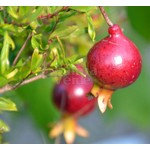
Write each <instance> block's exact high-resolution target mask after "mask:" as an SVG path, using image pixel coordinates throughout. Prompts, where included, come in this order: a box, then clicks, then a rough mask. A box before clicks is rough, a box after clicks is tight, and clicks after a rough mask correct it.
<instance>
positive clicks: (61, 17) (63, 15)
mask: <svg viewBox="0 0 150 150" xmlns="http://www.w3.org/2000/svg"><path fill="white" fill-rule="evenodd" d="M76 14H77V12H76V11H74V10H70V11H69V12H60V13H59V22H62V21H64V20H66V19H68V18H69V17H71V16H74V15H76Z"/></svg>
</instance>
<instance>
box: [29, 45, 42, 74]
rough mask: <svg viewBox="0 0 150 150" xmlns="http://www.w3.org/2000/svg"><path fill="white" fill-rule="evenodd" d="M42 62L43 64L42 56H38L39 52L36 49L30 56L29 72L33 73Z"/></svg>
mask: <svg viewBox="0 0 150 150" xmlns="http://www.w3.org/2000/svg"><path fill="white" fill-rule="evenodd" d="M42 62H43V55H42V54H39V50H38V49H37V48H36V49H35V50H34V52H33V54H32V59H31V70H32V71H33V72H34V71H35V70H36V69H38V68H39V67H40V66H41V64H42Z"/></svg>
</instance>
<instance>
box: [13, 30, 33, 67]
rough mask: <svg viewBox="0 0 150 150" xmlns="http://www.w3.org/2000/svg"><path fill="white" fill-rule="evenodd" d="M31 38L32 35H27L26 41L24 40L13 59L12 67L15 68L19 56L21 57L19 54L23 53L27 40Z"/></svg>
mask: <svg viewBox="0 0 150 150" xmlns="http://www.w3.org/2000/svg"><path fill="white" fill-rule="evenodd" d="M31 37H32V34H31V33H29V35H28V37H27V39H26V40H25V42H24V43H23V45H22V47H21V49H20V50H19V52H18V54H17V56H16V57H15V59H14V61H13V66H15V65H16V63H17V61H18V58H19V56H20V55H21V53H22V52H23V50H24V49H25V47H26V45H27V43H28V40H29V39H30V38H31Z"/></svg>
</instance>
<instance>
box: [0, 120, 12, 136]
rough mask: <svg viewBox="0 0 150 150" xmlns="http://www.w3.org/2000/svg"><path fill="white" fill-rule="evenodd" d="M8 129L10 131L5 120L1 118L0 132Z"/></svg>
mask: <svg viewBox="0 0 150 150" xmlns="http://www.w3.org/2000/svg"><path fill="white" fill-rule="evenodd" d="M8 131H10V128H9V126H8V125H7V124H6V123H5V122H3V121H2V120H0V134H2V133H4V132H8Z"/></svg>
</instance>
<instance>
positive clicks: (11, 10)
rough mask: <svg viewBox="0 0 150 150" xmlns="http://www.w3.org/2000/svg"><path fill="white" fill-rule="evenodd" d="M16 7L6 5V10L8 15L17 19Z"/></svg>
mask: <svg viewBox="0 0 150 150" xmlns="http://www.w3.org/2000/svg"><path fill="white" fill-rule="evenodd" d="M17 9H18V7H16V6H8V7H7V12H8V13H9V15H10V16H12V17H13V18H15V19H18V18H19V16H18V14H17Z"/></svg>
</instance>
